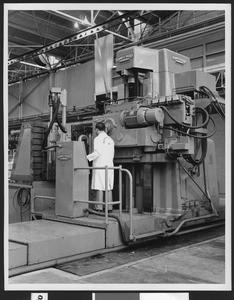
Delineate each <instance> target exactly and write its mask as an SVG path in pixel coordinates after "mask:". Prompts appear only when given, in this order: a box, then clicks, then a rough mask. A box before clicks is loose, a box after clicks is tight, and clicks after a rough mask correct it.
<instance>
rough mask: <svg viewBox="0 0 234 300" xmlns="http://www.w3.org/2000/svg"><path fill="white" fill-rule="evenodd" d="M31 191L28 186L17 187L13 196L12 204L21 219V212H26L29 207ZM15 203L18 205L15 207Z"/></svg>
mask: <svg viewBox="0 0 234 300" xmlns="http://www.w3.org/2000/svg"><path fill="white" fill-rule="evenodd" d="M30 200H31V191H30V189H29V188H26V187H21V188H18V189H17V190H16V192H15V194H14V196H13V206H14V208H15V210H16V211H17V212H18V213H20V220H21V222H22V221H23V216H22V214H24V213H26V212H28V211H29V209H30ZM16 203H17V205H18V207H19V208H20V209H18V207H16Z"/></svg>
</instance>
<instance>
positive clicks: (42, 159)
mask: <svg viewBox="0 0 234 300" xmlns="http://www.w3.org/2000/svg"><path fill="white" fill-rule="evenodd" d="M113 72H114V74H115V77H114V78H113V80H112V85H113V86H112V89H111V91H109V93H108V91H105V92H104V93H100V92H99V93H98V94H96V95H95V97H96V105H97V107H98V108H99V113H98V114H95V115H94V116H93V117H92V118H91V119H90V120H88V121H86V122H76V123H75V124H72V123H70V124H69V123H66V113H65V112H66V105H67V99H66V91H61V89H59V88H52V89H51V92H50V95H49V102H48V103H49V106H50V122H49V124H48V125H47V124H45V123H40V122H30V123H29V124H24V125H23V127H22V129H21V134H20V138H19V143H18V147H17V151H16V156H15V161H14V165H13V170H12V174H11V179H12V181H13V183H12V185H14V184H17V186H20V184H22V185H24V184H29V185H30V187H31V194H30V199H31V200H30V201H31V204H30V205H31V217H32V218H33V219H36V220H38V219H42V220H40V221H43V220H50V221H54V222H62V223H63V222H64V223H69V224H71V223H72V224H74V223H75V224H76V225H77V226H80V225H81V226H86V227H94V228H99V229H100V228H101V229H105V232H106V233H105V234H106V238H105V242H104V246H103V247H104V248H112V247H116V246H120V245H125V244H126V245H127V244H129V243H134V242H136V241H139V240H145V239H149V238H152V237H153V238H155V237H156V236H158V235H160V236H170V235H174V234H177V233H178V231H179V230H180V229H181V228H182V227H186V226H191V225H198V224H201V223H207V222H211V221H215V220H218V219H222V218H224V207H223V206H222V205H221V204H220V199H219V191H218V183H217V182H218V180H217V166H216V155H215V147H214V142H213V141H212V139H211V137H212V135H214V133H215V123H214V121H213V118H212V116H211V114H212V113H213V112H216V113H218V114H220V116H221V117H224V100H223V99H222V98H220V97H219V95H218V93H217V92H216V90H215V78H214V76H212V75H209V74H206V73H203V72H201V71H196V70H191V65H190V60H189V58H188V57H185V56H183V55H181V54H178V53H176V52H173V51H170V50H168V49H160V50H153V49H147V48H145V47H137V46H133V47H130V48H127V49H123V50H120V51H118V52H117V53H116V59H115V67H114V69H113ZM105 86H106V85H105ZM60 104H61V106H62V112H61V115H62V118H61V119H62V120H60V118H59V117H58V114H59V111H61V109H60ZM98 121H103V122H104V123H105V125H106V132H107V134H108V135H110V136H111V137H112V138H113V140H114V141H115V158H114V165H115V172H116V173H115V187H114V192H113V202H112V204H114V212H113V213H112V214H110V215H108V212H107V201H108V199H107V198H108V197H107V196H106V197H105V199H104V203H105V206H104V207H105V211H104V213H97V212H95V211H93V209H92V204H93V203H94V200H95V199H94V195H93V192H92V191H91V190H90V178H91V172H92V166H91V165H88V163H87V159H86V154H88V153H89V152H90V151H92V145H93V144H92V143H93V139H94V137H95V134H94V132H95V131H94V128H95V124H96V122H98ZM209 123H211V124H213V129H212V130H211V131H209V130H208V127H209ZM38 128H40V130H39V129H38ZM29 157H30V159H28V158H29ZM103 168H104V169H105V171H106V172H108V168H107V167H105V166H103ZM37 182H41V183H42V185H41V186H40V191H39V190H38V189H37V188H36V186H37ZM43 182H44V183H45V188H44V189H43ZM48 182H49V183H50V184H51V187H50V188H49V189H48ZM106 195H107V192H106ZM21 202H22V201H21ZM32 207H33V210H32ZM98 247H99V246H98ZM91 248H92V247H91ZM94 248H95V247H94ZM86 250H87V251H90V250H89V247H88V246H87V249H86ZM86 250H85V251H86ZM64 255H65V254H64ZM29 264H30V263H29Z"/></svg>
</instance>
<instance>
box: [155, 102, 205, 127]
mask: <svg viewBox="0 0 234 300" xmlns="http://www.w3.org/2000/svg"><path fill="white" fill-rule="evenodd" d="M159 107H160V108H161V109H162V110H164V111H165V112H166V113H167V114H168V116H169V117H170V118H171V119H172V120H173V121H174V122H176V124H178V125H180V126H183V127H186V128H189V129H198V128H201V127H204V126H206V125H207V124H208V122H209V120H210V119H209V118H210V116H209V114H208V112H207V111H206V110H205V109H204V108H202V107H195V110H200V111H202V112H203V113H205V115H206V119H205V121H204V123H203V124H200V125H196V126H192V125H186V124H183V123H180V122H178V121H177V120H176V119H175V118H174V117H173V116H172V115H171V113H170V112H169V110H168V109H167V108H166V107H165V106H159Z"/></svg>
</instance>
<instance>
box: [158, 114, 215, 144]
mask: <svg viewBox="0 0 234 300" xmlns="http://www.w3.org/2000/svg"><path fill="white" fill-rule="evenodd" d="M209 118H210V120H211V121H212V123H213V125H214V129H213V131H212V132H211V133H210V134H208V135H204V136H197V135H193V134H190V133H187V132H184V131H181V130H178V129H175V128H172V127H168V126H163V128H164V129H168V130H172V131H175V132H178V133H180V134H183V135H187V136H190V137H193V138H195V139H207V138H210V137H211V136H213V135H214V134H215V132H216V125H215V121H214V119H213V118H212V117H211V116H209Z"/></svg>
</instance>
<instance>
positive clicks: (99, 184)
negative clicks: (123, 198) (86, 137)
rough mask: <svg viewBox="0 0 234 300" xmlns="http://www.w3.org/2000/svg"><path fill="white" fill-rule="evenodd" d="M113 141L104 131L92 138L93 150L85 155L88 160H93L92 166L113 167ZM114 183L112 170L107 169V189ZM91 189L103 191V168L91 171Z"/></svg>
mask: <svg viewBox="0 0 234 300" xmlns="http://www.w3.org/2000/svg"><path fill="white" fill-rule="evenodd" d="M114 147H115V143H114V141H113V139H112V138H111V137H109V136H108V135H107V134H106V133H105V132H104V131H101V132H100V133H99V135H98V136H97V137H95V139H94V151H93V152H92V153H91V154H89V155H87V159H88V160H89V161H93V167H105V166H108V167H113V166H114V164H113V159H114ZM113 185H114V170H113V169H112V170H108V190H112V189H113ZM91 189H93V190H99V191H105V170H93V171H92V183H91Z"/></svg>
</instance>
